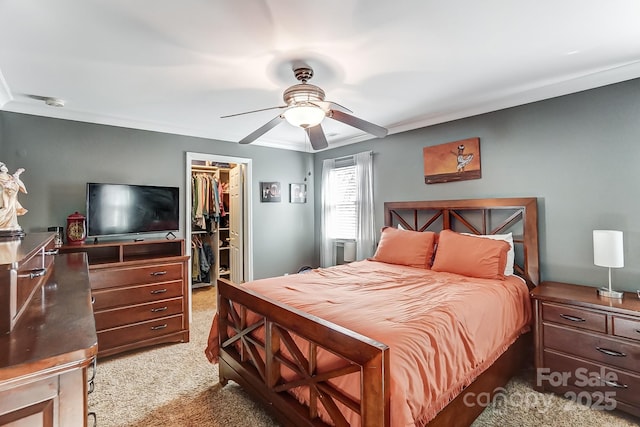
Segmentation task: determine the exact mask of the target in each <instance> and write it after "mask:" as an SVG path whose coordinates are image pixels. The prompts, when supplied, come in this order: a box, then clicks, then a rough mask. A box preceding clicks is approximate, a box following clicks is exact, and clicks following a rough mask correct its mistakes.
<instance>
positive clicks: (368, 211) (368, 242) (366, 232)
mask: <svg viewBox="0 0 640 427" xmlns="http://www.w3.org/2000/svg"><path fill="white" fill-rule="evenodd" d="M354 158H355V164H356V179H357V182H358V209H357V218H358V229H357V237H356V259H358V260H361V259H365V258H369V257H371V256H373V253H374V250H375V239H376V230H375V218H374V217H373V161H372V158H373V153H372V152H371V151H366V152H364V153H358V154H356V155H355V156H354Z"/></svg>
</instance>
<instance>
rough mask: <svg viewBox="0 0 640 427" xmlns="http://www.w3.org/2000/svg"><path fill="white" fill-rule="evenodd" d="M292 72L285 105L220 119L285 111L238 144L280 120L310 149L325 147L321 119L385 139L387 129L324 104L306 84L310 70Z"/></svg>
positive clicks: (317, 91) (302, 68) (320, 95)
mask: <svg viewBox="0 0 640 427" xmlns="http://www.w3.org/2000/svg"><path fill="white" fill-rule="evenodd" d="M293 73H294V75H295V77H296V79H298V81H300V82H301V83H299V84H296V85H293V86H291V87H289V88H287V89H286V90H285V91H284V93H283V95H282V98H283V99H284V102H285V103H286V105H281V106H278V107H269V108H262V109H260V110H253V111H246V112H244V113H238V114H230V115H227V116H222V117H221V118H223V119H224V118H227V117H235V116H240V115H242V114H250V113H257V112H258V111H267V110H275V109H282V108H284V109H285V110H284V111H283V112H282V113H281V114H279V115H277V116H276V117H274V118H273V119H271V120H270V121H269V122H267V123H266V124H264V125H262V126H261V127H259V128H258V129H256V130H255V131H253V132H251V133H250V134H249V135H247V136H246V137H244V138H243V139H241V140H240V141H239V143H240V144H249V143H252V142H253V141H255V140H256V139H258V138H260V137H261V136H262V135H264V134H265V133H267V132H268V131H269V130H271V129H273V128H274V127H276V126H277V125H278V124H280V123H281V122H282V121H283V120H286V121H287V122H289V123H291V124H292V125H294V126H299V127H301V128H303V129H304V130H305V132H306V133H307V135H308V136H309V142H311V146H312V147H313V149H314V150H321V149H323V148H327V147H328V146H329V144H328V143H327V138H326V136H325V134H324V131H323V130H322V126H321V122H322V120H323V119H324V118H325V117H329V118H330V119H333V120H337V121H339V122H342V123H345V124H347V125H349V126H353V127H355V128H358V129H360V130H363V131H365V132H367V133H370V134H371V135H374V136H376V137H378V138H384V137H385V136H387V133H388V130H387V129H386V128H383V127H381V126H378V125H375V124H373V123H370V122H368V121H366V120H362V119H360V118H358V117H355V116H352V115H351V114H348V113H346V112H344V111H342V110H347V111H349V112H351V110H349V109H347V108H345V107H343V106H341V105H340V104H338V103H335V102H331V101H325V100H324V97H325V95H324V91H323V90H322V89H320V88H319V87H318V86H315V85H312V84H309V83H307V81H309V79H311V77H313V69H312V68H311V67H308V66H299V67H296V68H293ZM333 106H335V107H337V108H340V109H337V108H335V107H334V108H331V107H333Z"/></svg>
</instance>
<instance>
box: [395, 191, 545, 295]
mask: <svg viewBox="0 0 640 427" xmlns="http://www.w3.org/2000/svg"><path fill="white" fill-rule="evenodd" d="M384 223H385V225H387V226H390V227H396V226H398V225H400V226H401V227H403V228H405V229H407V230H415V231H436V232H437V231H440V230H444V229H449V230H453V231H457V232H460V233H473V234H504V233H509V232H511V233H513V242H514V249H515V252H516V260H515V265H514V270H515V272H516V274H518V275H519V276H521V277H522V278H523V279H525V280H526V281H527V284H529V285H530V286H532V285H533V286H535V285H537V284H538V283H539V282H540V272H539V265H538V204H537V199H536V198H535V197H524V198H499V199H468V200H433V201H417V202H386V203H385V204H384Z"/></svg>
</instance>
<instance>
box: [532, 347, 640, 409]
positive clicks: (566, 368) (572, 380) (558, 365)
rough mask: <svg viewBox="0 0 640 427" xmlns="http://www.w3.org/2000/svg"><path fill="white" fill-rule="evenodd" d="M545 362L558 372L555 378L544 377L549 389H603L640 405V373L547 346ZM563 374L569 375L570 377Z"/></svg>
mask: <svg viewBox="0 0 640 427" xmlns="http://www.w3.org/2000/svg"><path fill="white" fill-rule="evenodd" d="M544 365H545V367H546V368H548V370H549V372H550V373H554V375H553V376H552V378H551V379H548V380H542V383H543V385H544V386H545V389H550V390H551V389H553V390H556V391H560V392H566V391H567V390H570V389H576V388H577V389H578V390H585V391H588V392H590V393H594V392H599V393H598V394H599V395H600V397H602V396H613V398H614V399H616V400H619V401H623V402H626V403H629V404H632V405H640V376H637V375H630V374H628V373H626V372H623V371H619V370H617V369H610V368H605V367H602V366H599V365H596V364H594V363H589V362H587V361H584V360H579V359H575V358H573V357H569V356H563V355H561V354H557V353H555V352H553V351H547V350H545V352H544ZM558 373H562V375H563V376H560V375H558ZM560 378H566V381H564V380H560ZM604 393H607V394H604ZM594 402H596V399H594ZM603 403H606V402H603Z"/></svg>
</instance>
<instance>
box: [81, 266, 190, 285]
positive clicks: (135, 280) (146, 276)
mask: <svg viewBox="0 0 640 427" xmlns="http://www.w3.org/2000/svg"><path fill="white" fill-rule="evenodd" d="M182 266H183V264H182V263H172V264H154V265H144V266H134V267H114V268H96V269H93V270H91V271H90V273H89V277H90V279H91V288H92V289H102V288H109V287H114V286H122V285H138V284H143V283H157V282H168V281H171V280H182V278H183V277H184V271H183V267H182Z"/></svg>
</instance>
